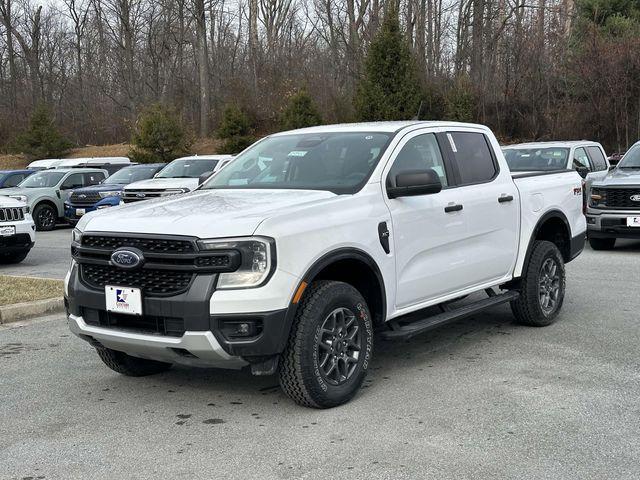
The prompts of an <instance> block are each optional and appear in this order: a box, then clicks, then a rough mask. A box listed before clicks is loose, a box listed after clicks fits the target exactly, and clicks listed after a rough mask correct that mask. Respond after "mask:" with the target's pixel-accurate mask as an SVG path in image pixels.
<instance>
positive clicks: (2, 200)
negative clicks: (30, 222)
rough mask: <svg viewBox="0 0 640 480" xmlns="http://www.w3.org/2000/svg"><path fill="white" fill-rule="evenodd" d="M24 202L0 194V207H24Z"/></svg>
mask: <svg viewBox="0 0 640 480" xmlns="http://www.w3.org/2000/svg"><path fill="white" fill-rule="evenodd" d="M24 206H25V204H24V203H23V202H19V201H18V200H16V199H15V198H9V197H5V196H4V195H0V208H11V207H24Z"/></svg>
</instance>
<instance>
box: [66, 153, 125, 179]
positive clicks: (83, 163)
mask: <svg viewBox="0 0 640 480" xmlns="http://www.w3.org/2000/svg"><path fill="white" fill-rule="evenodd" d="M131 165H136V164H135V163H131V160H129V159H128V158H127V157H90V158H67V159H64V160H62V161H61V162H60V163H59V164H57V165H56V166H55V167H54V168H100V169H102V170H106V171H107V172H109V175H113V174H114V173H116V172H117V171H118V170H121V169H122V168H124V167H129V166H131Z"/></svg>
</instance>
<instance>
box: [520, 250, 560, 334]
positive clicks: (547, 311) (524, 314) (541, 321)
mask: <svg viewBox="0 0 640 480" xmlns="http://www.w3.org/2000/svg"><path fill="white" fill-rule="evenodd" d="M565 288H566V275H565V269H564V260H563V259H562V254H561V253H560V250H558V247H556V245H555V244H553V243H551V242H547V241H536V242H535V243H534V245H533V249H532V250H531V255H530V256H529V263H528V264H527V265H525V270H524V272H523V275H522V279H521V284H520V297H519V298H518V299H517V300H515V301H513V302H511V310H512V312H513V314H514V316H515V317H516V321H517V322H518V323H521V324H523V325H529V326H532V327H544V326H547V325H551V324H552V323H553V322H555V321H556V319H557V317H558V313H559V312H560V308H562V303H563V301H564V293H565Z"/></svg>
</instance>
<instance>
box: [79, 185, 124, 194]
mask: <svg viewBox="0 0 640 480" xmlns="http://www.w3.org/2000/svg"><path fill="white" fill-rule="evenodd" d="M123 188H124V185H121V184H118V183H112V184H111V185H109V184H107V185H103V184H100V185H92V186H90V187H83V188H76V189H75V190H73V193H88V192H114V191H122V189H123Z"/></svg>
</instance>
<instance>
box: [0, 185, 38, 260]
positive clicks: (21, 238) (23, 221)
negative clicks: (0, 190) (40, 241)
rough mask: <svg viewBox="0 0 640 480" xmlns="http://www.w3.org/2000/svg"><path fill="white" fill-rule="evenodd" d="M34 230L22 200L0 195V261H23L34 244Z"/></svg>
mask: <svg viewBox="0 0 640 480" xmlns="http://www.w3.org/2000/svg"><path fill="white" fill-rule="evenodd" d="M35 230H36V227H35V224H34V223H33V219H32V218H31V214H30V213H29V207H28V206H27V205H26V204H25V203H24V202H21V201H19V200H16V199H14V198H10V197H5V196H0V263H19V262H21V261H23V260H24V259H25V258H26V257H27V255H28V254H29V250H31V248H33V245H34V244H35Z"/></svg>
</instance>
